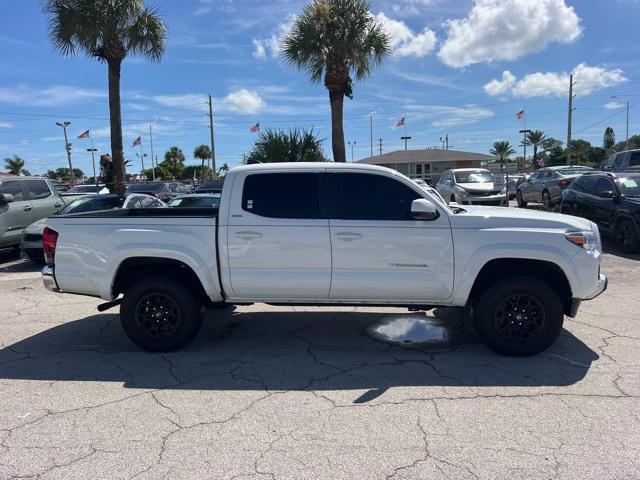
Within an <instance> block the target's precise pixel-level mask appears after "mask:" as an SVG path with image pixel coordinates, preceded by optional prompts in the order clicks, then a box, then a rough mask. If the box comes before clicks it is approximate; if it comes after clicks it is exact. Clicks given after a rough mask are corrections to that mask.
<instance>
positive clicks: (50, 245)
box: [42, 227, 58, 267]
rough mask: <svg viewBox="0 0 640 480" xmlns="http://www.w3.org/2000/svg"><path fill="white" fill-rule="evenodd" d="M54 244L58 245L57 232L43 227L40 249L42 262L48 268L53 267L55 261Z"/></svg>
mask: <svg viewBox="0 0 640 480" xmlns="http://www.w3.org/2000/svg"><path fill="white" fill-rule="evenodd" d="M56 243H58V232H56V231H55V230H51V229H50V228H49V227H44V231H43V232H42V249H43V250H44V261H45V262H46V263H47V265H49V266H50V267H52V266H53V264H54V261H55V253H56Z"/></svg>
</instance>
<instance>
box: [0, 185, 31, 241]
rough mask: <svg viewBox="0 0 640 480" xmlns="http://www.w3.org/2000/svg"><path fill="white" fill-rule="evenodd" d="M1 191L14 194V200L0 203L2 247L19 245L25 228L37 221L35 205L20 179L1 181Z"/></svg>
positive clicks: (0, 238)
mask: <svg viewBox="0 0 640 480" xmlns="http://www.w3.org/2000/svg"><path fill="white" fill-rule="evenodd" d="M0 193H1V194H9V195H13V202H9V203H0V247H8V246H11V245H18V244H19V243H20V240H21V239H22V232H23V230H24V228H25V227H26V226H28V225H30V224H32V223H33V222H34V221H35V220H34V218H33V207H32V206H31V202H30V201H29V199H28V197H27V195H26V192H25V191H24V189H23V188H22V182H21V181H20V180H17V179H16V180H5V181H3V182H1V183H0Z"/></svg>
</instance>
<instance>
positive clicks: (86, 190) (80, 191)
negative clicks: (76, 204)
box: [62, 184, 109, 196]
mask: <svg viewBox="0 0 640 480" xmlns="http://www.w3.org/2000/svg"><path fill="white" fill-rule="evenodd" d="M93 193H99V194H105V193H109V189H108V188H107V186H106V185H95V184H93V185H74V186H73V187H71V188H70V189H69V190H67V191H66V192H64V193H62V196H65V195H90V194H93Z"/></svg>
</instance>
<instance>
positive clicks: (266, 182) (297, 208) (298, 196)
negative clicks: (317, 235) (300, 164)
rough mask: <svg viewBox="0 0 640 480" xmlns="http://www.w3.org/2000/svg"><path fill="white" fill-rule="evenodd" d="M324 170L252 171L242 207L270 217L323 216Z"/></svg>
mask: <svg viewBox="0 0 640 480" xmlns="http://www.w3.org/2000/svg"><path fill="white" fill-rule="evenodd" d="M319 185H320V174H318V173H315V172H314V173H257V174H252V175H248V176H247V177H246V178H245V181H244V188H243V190H242V209H243V210H245V211H247V212H249V213H253V214H254V215H260V216H261V217H269V218H299V219H312V218H316V219H317V218H322V214H321V208H320V186H319Z"/></svg>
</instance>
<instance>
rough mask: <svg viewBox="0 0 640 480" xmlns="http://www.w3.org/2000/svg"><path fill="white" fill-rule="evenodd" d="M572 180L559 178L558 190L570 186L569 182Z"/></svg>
mask: <svg viewBox="0 0 640 480" xmlns="http://www.w3.org/2000/svg"><path fill="white" fill-rule="evenodd" d="M572 181H573V180H572V179H571V178H561V179H560V180H558V186H559V187H560V188H567V187H568V186H569V185H571V182H572Z"/></svg>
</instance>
